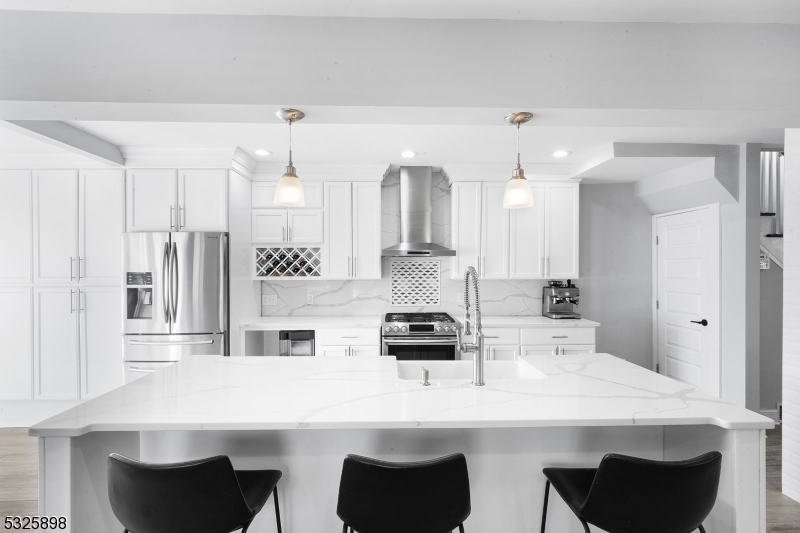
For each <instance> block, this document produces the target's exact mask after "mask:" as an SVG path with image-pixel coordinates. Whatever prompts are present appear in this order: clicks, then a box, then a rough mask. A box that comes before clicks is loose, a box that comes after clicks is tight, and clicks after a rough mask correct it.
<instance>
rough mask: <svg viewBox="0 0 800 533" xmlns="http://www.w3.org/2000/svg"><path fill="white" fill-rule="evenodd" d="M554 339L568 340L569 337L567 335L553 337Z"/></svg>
mask: <svg viewBox="0 0 800 533" xmlns="http://www.w3.org/2000/svg"><path fill="white" fill-rule="evenodd" d="M553 338H554V339H568V338H569V337H567V336H566V335H553Z"/></svg>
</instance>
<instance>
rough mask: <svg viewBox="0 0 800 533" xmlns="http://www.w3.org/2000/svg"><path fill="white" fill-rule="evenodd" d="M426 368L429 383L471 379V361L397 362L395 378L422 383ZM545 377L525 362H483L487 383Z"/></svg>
mask: <svg viewBox="0 0 800 533" xmlns="http://www.w3.org/2000/svg"><path fill="white" fill-rule="evenodd" d="M423 367H424V368H427V369H428V372H429V375H428V379H429V380H430V381H432V382H433V381H445V380H458V379H469V380H471V379H472V370H473V368H472V361H397V376H398V377H399V378H400V379H407V380H412V381H422V368H423ZM545 377H547V376H545V375H544V374H542V373H541V372H539V371H538V370H537V369H536V368H534V367H533V366H531V365H530V364H528V363H526V362H525V361H521V360H519V361H485V362H484V378H485V379H486V380H487V381H491V380H500V379H544V378H545Z"/></svg>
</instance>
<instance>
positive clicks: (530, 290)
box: [261, 173, 545, 317]
mask: <svg viewBox="0 0 800 533" xmlns="http://www.w3.org/2000/svg"><path fill="white" fill-rule="evenodd" d="M433 183H434V185H433V188H432V191H431V195H432V198H431V199H432V206H433V213H432V222H433V240H434V242H436V243H437V244H441V245H443V246H449V245H450V188H449V187H448V183H447V180H446V179H445V178H444V177H443V176H442V175H441V174H438V173H437V174H434V175H433ZM381 210H382V220H381V224H382V231H383V235H382V247H383V248H386V247H388V246H392V245H393V244H397V243H398V242H399V240H400V177H399V176H398V175H387V177H386V178H385V179H384V180H383V183H382V194H381ZM398 260H402V259H398V258H392V257H385V258H383V260H382V273H383V275H382V277H381V279H380V280H372V281H354V280H346V281H342V280H338V281H324V280H314V281H283V280H281V281H262V282H261V294H262V295H263V294H275V295H277V296H278V305H272V306H262V307H261V315H262V316H292V315H296V316H309V315H344V316H356V315H373V316H374V315H379V314H382V313H386V312H390V311H411V310H413V311H444V312H447V313H450V314H451V315H454V316H456V317H458V316H460V315H461V314H462V313H463V305H462V298H463V296H462V295H463V291H464V281H463V279H450V259H449V258H446V257H443V258H439V262H440V268H441V280H442V285H441V305H438V306H427V307H393V306H392V305H391V280H390V277H389V276H390V271H391V262H392V261H398ZM544 285H545V282H544V281H542V280H481V283H480V286H481V311H482V312H483V313H484V314H486V315H493V316H494V315H540V314H541V311H542V287H543V286H544ZM309 293H310V294H313V295H314V303H313V304H308V303H306V295H307V294H309Z"/></svg>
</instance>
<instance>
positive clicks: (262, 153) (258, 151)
mask: <svg viewBox="0 0 800 533" xmlns="http://www.w3.org/2000/svg"><path fill="white" fill-rule="evenodd" d="M256 155H272V152H270V151H269V150H256Z"/></svg>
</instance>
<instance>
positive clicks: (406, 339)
mask: <svg viewBox="0 0 800 533" xmlns="http://www.w3.org/2000/svg"><path fill="white" fill-rule="evenodd" d="M458 327H459V324H458V322H456V321H455V320H454V319H453V317H451V316H450V315H448V314H447V313H386V316H385V317H384V321H383V324H381V334H382V339H381V340H382V347H381V354H382V355H393V356H395V357H396V358H397V360H398V361H454V360H456V359H459V356H460V354H459V351H458V340H457V338H456V328H458Z"/></svg>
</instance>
